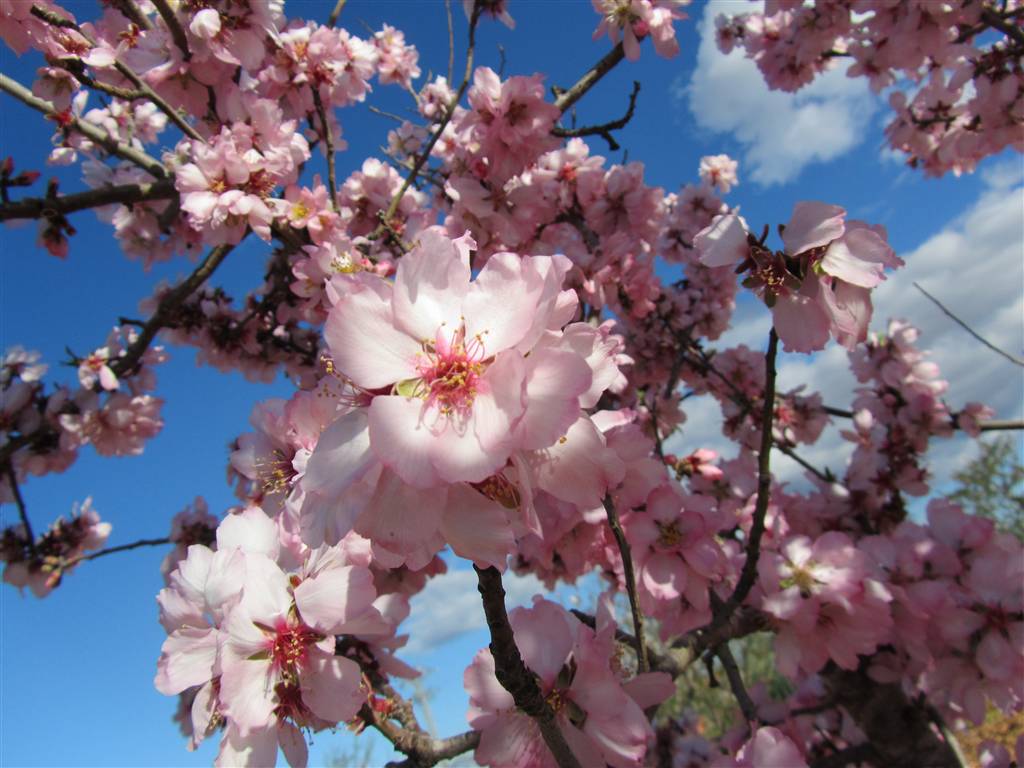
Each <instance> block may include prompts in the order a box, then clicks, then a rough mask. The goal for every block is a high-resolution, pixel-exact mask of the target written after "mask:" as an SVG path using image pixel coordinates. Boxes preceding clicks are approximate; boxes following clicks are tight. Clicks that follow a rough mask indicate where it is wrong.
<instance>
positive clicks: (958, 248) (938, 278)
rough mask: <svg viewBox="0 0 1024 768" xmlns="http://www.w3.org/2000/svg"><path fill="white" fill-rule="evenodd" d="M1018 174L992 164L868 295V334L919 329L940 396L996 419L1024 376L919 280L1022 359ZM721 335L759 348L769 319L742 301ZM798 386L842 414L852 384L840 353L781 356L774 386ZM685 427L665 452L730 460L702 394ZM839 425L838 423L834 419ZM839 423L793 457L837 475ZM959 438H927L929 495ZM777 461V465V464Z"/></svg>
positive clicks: (1020, 412)
mask: <svg viewBox="0 0 1024 768" xmlns="http://www.w3.org/2000/svg"><path fill="white" fill-rule="evenodd" d="M1022 176H1024V174H1022V173H1021V169H1020V165H1019V164H1018V163H1015V162H1011V163H1007V164H1005V165H993V166H991V167H990V168H989V169H988V170H987V171H986V172H984V173H983V175H982V179H983V181H985V183H986V185H987V187H988V188H987V189H986V190H985V191H984V192H983V193H982V195H981V196H980V197H979V198H978V199H977V200H976V201H975V202H974V204H973V205H971V206H970V207H969V208H968V209H967V210H966V211H965V212H964V213H963V214H961V215H960V216H958V217H957V218H956V219H954V220H953V221H951V222H949V223H947V224H946V225H945V226H944V227H943V228H942V229H941V230H940V231H938V232H937V233H936V234H935V235H933V236H932V237H930V238H928V239H927V240H926V241H925V242H924V243H922V244H921V245H920V246H918V247H917V248H915V249H914V250H913V251H911V252H909V253H903V254H901V256H902V258H903V259H904V260H905V261H906V262H907V266H906V267H904V268H903V269H901V270H898V271H897V272H895V273H893V274H891V275H890V276H889V279H888V280H886V281H885V282H884V283H883V284H882V285H881V286H879V288H878V289H877V290H876V291H875V292H874V296H873V299H874V305H875V313H874V318H873V322H872V327H873V328H874V329H876V330H884V329H885V327H886V325H887V323H888V319H889V318H890V317H899V318H904V319H906V320H908V321H909V322H910V323H911V324H913V325H914V326H916V327H917V328H918V329H919V330H920V331H921V337H920V339H919V342H918V343H919V346H920V348H921V349H925V350H929V352H930V359H931V360H933V361H934V362H935V363H937V364H938V366H939V368H940V370H941V372H942V377H943V378H944V379H946V380H947V381H949V390H948V391H947V393H946V395H945V398H946V401H947V403H948V404H949V406H950V408H952V409H954V410H956V409H959V408H961V407H962V406H963V405H964V404H965V403H968V402H971V401H979V402H983V403H985V404H987V405H989V406H991V407H992V408H994V409H995V411H996V416H997V418H1005V419H1021V418H1024V370H1022V369H1021V368H1019V367H1016V366H1014V365H1013V364H1012V363H1010V362H1008V361H1007V360H1005V359H1004V358H1003V357H1001V356H999V355H998V354H996V353H994V352H992V351H991V350H989V349H987V348H986V347H984V346H983V345H982V344H980V343H979V342H978V341H976V340H975V339H973V338H972V337H971V336H970V335H968V334H967V332H966V331H964V330H963V329H962V328H961V327H960V326H958V325H957V324H956V323H954V322H953V321H952V320H950V319H949V318H948V317H946V316H945V315H944V314H943V313H942V311H941V310H939V309H938V308H937V307H936V306H935V305H934V304H933V303H932V302H931V301H929V300H928V299H927V298H926V297H925V296H924V295H923V294H922V293H921V292H920V291H918V290H917V289H915V288H914V287H913V284H914V282H919V283H921V285H923V286H924V287H925V289H926V290H928V291H929V292H930V293H932V294H933V295H934V296H936V297H937V298H938V299H939V300H940V301H942V303H943V304H944V305H946V306H947V307H948V308H949V309H950V310H951V311H953V312H954V313H955V314H956V315H957V316H958V317H960V318H961V319H962V320H964V322H966V323H967V324H968V325H970V327H971V328H973V329H974V330H975V331H977V332H978V333H979V334H980V335H981V336H982V337H984V338H986V339H987V340H989V341H990V342H992V343H993V344H995V345H996V346H998V347H1000V348H1001V349H1003V350H1005V351H1007V352H1009V353H1010V354H1012V355H1015V356H1018V357H1020V356H1024V186H1021V183H1022V181H1024V178H1022ZM736 320H737V322H736V323H734V325H733V327H732V328H731V329H730V331H729V332H728V334H727V335H726V336H724V337H723V339H722V340H721V342H720V343H718V344H716V346H717V347H718V348H720V349H724V348H726V347H728V346H733V345H736V344H741V343H745V344H747V345H748V346H750V347H752V348H754V349H763V348H764V346H765V344H766V338H767V329H768V327H769V322H770V315H769V312H768V310H767V309H766V308H764V307H763V306H758V305H756V304H753V303H750V304H746V305H745V306H743V308H742V309H741V311H739V312H738V313H737V316H736ZM800 384H806V391H808V392H820V393H821V394H822V397H823V398H824V401H825V403H827V404H828V405H833V406H836V407H840V408H848V407H849V404H850V401H851V398H852V394H853V390H854V388H855V387H856V386H858V385H857V382H856V381H855V380H854V378H853V376H852V374H851V373H850V370H849V365H848V363H847V357H846V352H845V350H843V349H842V348H841V347H839V346H838V345H835V344H831V345H830V346H829V347H828V348H827V349H826V350H825V351H824V352H820V353H818V354H816V355H814V356H813V357H807V356H804V355H796V354H787V355H783V356H782V357H781V359H780V364H779V388H780V389H781V390H786V389H790V388H793V387H796V386H799V385H800ZM685 410H686V412H687V421H686V423H685V424H684V425H683V432H682V434H681V435H680V436H674V437H673V439H672V440H671V441H670V442H669V446H668V449H669V450H672V451H675V452H689V451H692V450H694V449H695V448H697V447H701V446H704V447H709V448H712V449H714V450H718V451H719V452H720V453H723V454H724V455H726V456H733V455H735V453H736V447H735V444H733V443H731V442H729V441H727V440H726V439H725V438H724V437H722V436H721V431H720V430H721V413H720V410H719V408H718V405H717V403H715V402H714V401H713V400H712V399H711V398H710V397H701V398H694V399H693V400H690V401H687V403H686V404H685ZM837 421H840V422H841V421H842V420H837ZM844 426H845V425H844V424H842V423H836V424H833V425H832V427H830V428H829V429H827V430H826V432H825V433H824V435H823V436H822V439H821V440H820V441H819V442H818V443H817V444H815V445H814V446H810V447H807V446H801V447H800V448H799V449H798V450H799V453H800V454H801V456H803V457H804V458H805V459H807V460H809V461H811V463H813V464H814V465H815V466H817V467H819V468H825V467H829V468H831V469H832V470H833V472H836V473H837V474H840V475H841V473H842V472H843V471H844V469H845V465H846V460H847V458H848V457H849V455H850V454H851V453H852V446H851V444H850V443H848V442H846V441H845V440H843V439H842V438H841V437H840V436H839V429H841V428H844ZM972 442H973V441H971V440H969V439H968V438H967V437H966V436H964V435H962V434H960V433H957V435H956V436H955V437H953V438H951V439H935V440H933V441H932V443H931V451H930V452H929V454H928V461H929V468H930V471H931V473H932V476H933V478H934V479H933V483H932V485H933V491H934V492H941V491H943V490H946V489H947V488H948V485H949V481H950V478H951V477H952V474H953V472H954V471H956V470H957V469H959V468H961V467H962V466H963V465H964V464H965V463H966V462H967V461H969V460H970V459H971V458H973V457H974V455H975V453H976V451H975V450H974V448H973V447H972ZM776 456H777V458H776ZM772 462H773V466H774V467H775V468H776V470H777V472H776V474H777V477H779V479H781V480H789V481H794V480H799V478H800V477H801V476H802V474H803V470H802V469H800V467H799V466H798V465H796V464H795V463H794V462H792V461H791V460H789V459H787V458H786V457H785V456H782V455H778V454H776V455H773V457H772Z"/></svg>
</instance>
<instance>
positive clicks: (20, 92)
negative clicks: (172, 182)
mask: <svg viewBox="0 0 1024 768" xmlns="http://www.w3.org/2000/svg"><path fill="white" fill-rule="evenodd" d="M0 91H4V92H5V93H8V94H10V95H11V96H13V97H14V98H16V99H18V100H19V101H21V102H23V103H25V104H27V105H28V106H30V107H32V109H35V110H38V111H39V112H42V113H43V114H44V115H46V116H47V117H53V118H54V119H56V120H57V122H58V124H61V125H66V126H67V128H66V130H75V131H78V132H79V133H81V134H82V135H83V136H85V137H86V138H88V139H91V140H92V141H93V142H95V143H96V144H99V145H100V146H101V147H103V148H104V149H105V150H106V151H107V152H109V153H110V154H112V155H117V156H118V157H120V158H122V159H124V160H127V161H129V162H131V163H134V164H135V165H137V166H139V167H140V168H142V169H143V170H145V171H148V172H149V173H150V174H152V175H153V176H155V177H156V178H158V179H163V178H166V176H167V169H166V168H164V166H163V164H162V163H161V162H160V161H159V160H157V159H156V158H154V157H151V156H150V155H147V154H146V153H145V152H143V151H142V150H139V149H136V148H135V147H133V146H130V145H129V144H125V143H124V142H122V141H118V140H117V139H115V138H114V137H113V136H111V135H110V134H109V133H107V132H106V131H104V130H103V129H101V128H98V127H97V126H95V125H91V124H89V123H87V122H85V121H84V120H79V119H78V118H77V117H73V116H64V117H58V116H59V115H60V114H61V113H60V112H59V111H58V110H57V109H56V108H55V107H54V106H53V104H51V103H50V102H48V101H46V100H45V99H40V98H39V97H38V96H36V95H35V94H33V93H32V92H31V91H30V90H28V89H27V88H26V87H25V86H23V85H22V84H21V83H19V82H17V81H16V80H12V79H11V78H9V77H7V76H6V75H4V74H2V73H0Z"/></svg>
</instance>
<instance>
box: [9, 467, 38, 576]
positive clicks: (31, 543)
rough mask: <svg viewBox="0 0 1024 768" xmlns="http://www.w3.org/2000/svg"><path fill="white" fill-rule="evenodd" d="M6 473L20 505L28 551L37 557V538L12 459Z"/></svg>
mask: <svg viewBox="0 0 1024 768" xmlns="http://www.w3.org/2000/svg"><path fill="white" fill-rule="evenodd" d="M4 471H5V472H6V473H7V482H8V483H10V485H11V493H12V494H13V495H14V503H15V504H17V505H18V514H19V515H20V516H21V525H22V527H24V529H25V537H26V538H27V539H28V549H29V552H31V553H32V556H33V557H35V556H36V537H35V534H34V533H32V523H30V522H29V520H28V509H27V508H26V507H25V499H24V498H22V495H21V488H19V487H18V477H17V475H15V474H14V464H13V462H11V460H10V459H8V460H7V462H6V463H5V464H4Z"/></svg>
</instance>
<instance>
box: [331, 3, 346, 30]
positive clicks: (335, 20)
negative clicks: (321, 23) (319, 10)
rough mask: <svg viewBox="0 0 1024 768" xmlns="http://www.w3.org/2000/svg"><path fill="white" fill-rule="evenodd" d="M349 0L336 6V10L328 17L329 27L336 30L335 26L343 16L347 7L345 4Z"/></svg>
mask: <svg viewBox="0 0 1024 768" xmlns="http://www.w3.org/2000/svg"><path fill="white" fill-rule="evenodd" d="M346 2H348V0H338V2H336V3H335V4H334V10H333V11H331V15H330V16H328V17H327V26H328V27H330V28H331V29H334V25H335V24H337V23H338V17H339V16H341V11H342V9H343V8H344V7H345V3H346Z"/></svg>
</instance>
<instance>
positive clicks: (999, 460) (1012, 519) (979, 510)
mask: <svg viewBox="0 0 1024 768" xmlns="http://www.w3.org/2000/svg"><path fill="white" fill-rule="evenodd" d="M979 450H980V455H979V456H978V457H977V458H976V459H974V460H973V461H971V462H970V463H969V464H968V465H967V466H966V467H964V468H963V469H962V470H960V471H959V472H957V473H955V474H954V475H953V477H954V478H955V479H956V481H957V482H958V483H959V484H960V487H959V488H957V490H955V491H954V492H953V493H951V494H950V495H949V498H950V499H951V500H952V501H955V502H957V503H958V504H961V505H963V507H964V508H965V510H966V511H968V512H971V513H973V514H975V515H981V516H982V517H987V518H989V519H990V520H994V521H995V522H996V525H997V526H998V527H999V530H1001V531H1006V532H1007V533H1012V534H1013V535H1014V536H1016V537H1017V538H1018V539H1019V540H1020V541H1024V464H1022V463H1021V459H1020V444H1019V443H1018V442H1017V440H1015V439H1014V438H1012V437H1009V436H1006V435H1004V436H1002V437H1000V438H999V439H997V440H993V441H991V442H987V443H979Z"/></svg>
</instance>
